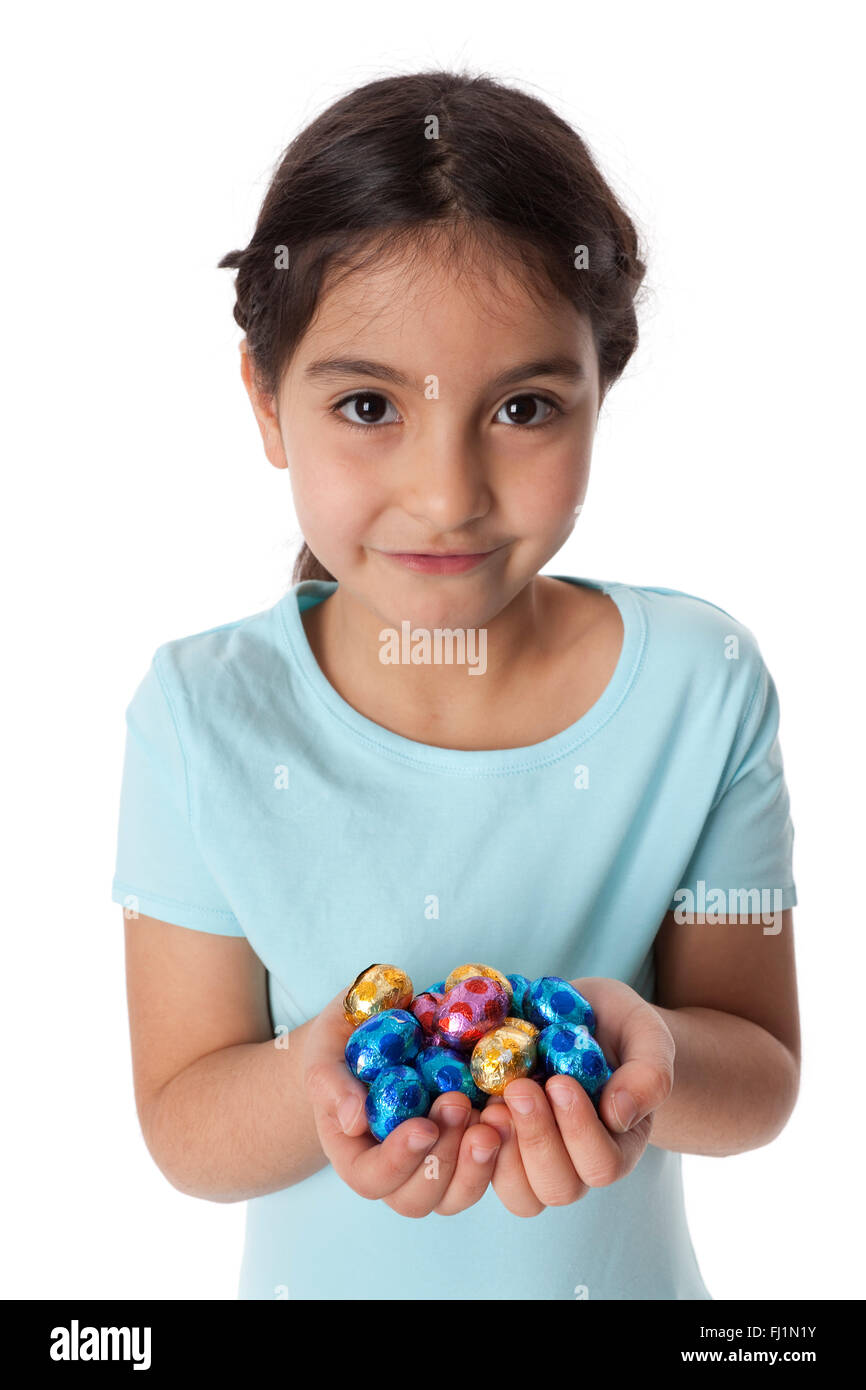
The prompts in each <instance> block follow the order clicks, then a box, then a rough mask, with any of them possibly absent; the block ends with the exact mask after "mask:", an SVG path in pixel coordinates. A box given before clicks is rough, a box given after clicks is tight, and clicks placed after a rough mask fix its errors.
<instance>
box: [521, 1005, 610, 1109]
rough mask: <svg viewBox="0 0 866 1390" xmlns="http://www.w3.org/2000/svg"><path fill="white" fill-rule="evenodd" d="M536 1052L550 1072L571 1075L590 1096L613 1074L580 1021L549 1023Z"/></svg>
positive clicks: (594, 1095)
mask: <svg viewBox="0 0 866 1390" xmlns="http://www.w3.org/2000/svg"><path fill="white" fill-rule="evenodd" d="M538 1055H539V1057H540V1058H541V1061H542V1063H543V1065H544V1067H545V1070H546V1071H547V1072H548V1073H549V1074H550V1075H553V1074H554V1073H555V1072H558V1073H559V1074H560V1075H562V1076H573V1077H574V1078H575V1080H576V1081H579V1082H580V1084H581V1086H582V1087H583V1089H584V1090H585V1091H586V1093H587V1095H590V1096H592V1097H593V1099H595V1098H596V1097H597V1096H598V1095H599V1093H600V1092H601V1090H602V1088H603V1087H604V1086H605V1085H606V1083H607V1082H608V1081H609V1080H610V1078H611V1077H612V1076H613V1072H612V1071H611V1069H610V1067H609V1066H608V1064H607V1058H606V1057H605V1055H604V1053H603V1052H602V1050H601V1047H600V1046H599V1044H598V1043H597V1041H596V1039H595V1038H594V1037H593V1036H592V1034H591V1033H590V1031H589V1029H588V1028H585V1027H583V1026H582V1025H581V1024H578V1026H577V1027H572V1026H571V1025H570V1024H566V1023H552V1024H551V1025H550V1026H549V1027H548V1028H545V1029H543V1031H542V1033H541V1037H540V1038H539V1039H538Z"/></svg>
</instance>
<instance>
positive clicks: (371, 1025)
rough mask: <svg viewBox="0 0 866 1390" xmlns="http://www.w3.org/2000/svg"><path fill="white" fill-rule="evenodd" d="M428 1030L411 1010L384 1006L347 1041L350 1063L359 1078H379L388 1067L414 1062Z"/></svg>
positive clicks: (347, 1059)
mask: <svg viewBox="0 0 866 1390" xmlns="http://www.w3.org/2000/svg"><path fill="white" fill-rule="evenodd" d="M423 1045H424V1030H423V1028H422V1027H421V1024H420V1023H419V1022H418V1020H417V1018H416V1017H415V1015H414V1014H410V1013H409V1011H408V1010H407V1009H384V1010H383V1011H382V1013H379V1014H373V1017H372V1018H368V1019H367V1020H366V1022H365V1023H361V1024H360V1025H359V1026H358V1027H357V1028H356V1029H355V1031H354V1033H353V1034H352V1035H351V1037H350V1038H349V1040H348V1042H347V1043H346V1051H345V1057H346V1066H347V1067H348V1068H349V1070H350V1071H351V1072H353V1073H354V1075H355V1076H357V1078H358V1080H359V1081H366V1082H370V1081H375V1079H376V1077H377V1076H378V1075H379V1073H380V1072H382V1071H384V1070H385V1068H386V1067H399V1066H403V1065H406V1064H408V1063H410V1062H413V1061H414V1060H415V1058H416V1057H417V1055H418V1052H419V1051H420V1049H421V1048H422V1047H423Z"/></svg>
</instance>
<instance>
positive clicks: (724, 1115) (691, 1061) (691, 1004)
mask: <svg viewBox="0 0 866 1390" xmlns="http://www.w3.org/2000/svg"><path fill="white" fill-rule="evenodd" d="M779 919H781V930H778V931H774V932H767V933H766V934H765V931H764V925H763V924H762V923H761V921H760V918H757V917H756V918H736V917H731V918H727V919H726V918H724V917H723V918H721V920H720V921H719V922H718V923H712V922H711V923H709V924H708V923H707V922H706V921H705V919H704V918H703V917H690V918H688V919H687V920H686V922H684V923H678V922H676V921H675V920H674V914H673V913H672V912H669V913H668V914H667V916H666V917H665V919H664V921H663V923H662V925H661V928H660V930H659V932H658V935H657V937H656V942H655V964H656V991H655V1001H654V1008H655V1010H656V1012H657V1013H658V1014H659V1016H660V1017H661V1018H662V1020H663V1021H664V1022H665V1023H666V1024H667V1026H668V1028H669V1029H670V1031H671V1034H672V1035H673V1038H674V1042H675V1043H676V1058H675V1062H674V1084H673V1087H672V1090H671V1093H670V1095H669V1096H668V1098H667V1099H666V1100H665V1101H664V1102H663V1103H662V1104H661V1105H659V1106H658V1107H657V1108H656V1109H655V1111H654V1114H653V1127H652V1133H651V1136H650V1141H649V1142H650V1143H651V1144H654V1145H655V1146H656V1148H660V1149H672V1150H675V1151H678V1152H680V1153H697V1154H707V1155H715V1156H723V1155H727V1154H736V1153H743V1152H744V1151H746V1150H748V1149H755V1148H760V1147H761V1146H762V1145H764V1144H769V1143H770V1141H771V1140H773V1139H775V1137H776V1135H777V1134H779V1132H780V1131H781V1130H782V1129H783V1128H784V1126H785V1124H786V1123H787V1120H788V1118H789V1117H790V1115H791V1112H792V1110H793V1108H794V1105H795V1103H796V1100H797V1094H798V1090H799V1084H800V1024H799V1013H798V1002H797V979H796V968H795V962H794V939H793V912H792V910H791V909H790V908H788V909H786V910H785V911H784V912H782V913H781V914H778V915H777V918H776V923H775V924H774V925H776V926H777V925H778V922H779ZM636 1099H637V1101H638V1110H639V1113H642V1112H641V1111H640V1097H639V1096H638V1097H636Z"/></svg>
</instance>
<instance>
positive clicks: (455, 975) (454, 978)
mask: <svg viewBox="0 0 866 1390" xmlns="http://www.w3.org/2000/svg"><path fill="white" fill-rule="evenodd" d="M477 975H480V976H481V977H482V978H483V979H485V980H495V981H496V983H497V984H498V985H501V986H502V988H503V989H504V990H505V992H506V993H507V995H508V998H509V1000H510V999H511V984H510V981H509V979H508V976H507V975H503V974H502V971H501V970H494V968H493V966H492V965H477V964H475V965H458V967H457V969H456V970H452V971H451V974H450V975H449V976H448V979H447V980H446V981H445V992H446V994H447V993H448V990H449V989H453V988H454V986H455V985H459V984H461V982H462V981H463V980H471V979H472V978H473V977H474V976H477Z"/></svg>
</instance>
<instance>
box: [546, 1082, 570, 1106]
mask: <svg viewBox="0 0 866 1390" xmlns="http://www.w3.org/2000/svg"><path fill="white" fill-rule="evenodd" d="M547 1094H548V1095H549V1096H550V1099H551V1100H552V1101H553V1103H554V1105H555V1106H556V1107H557V1109H558V1110H570V1109H571V1106H572V1103H573V1101H574V1097H573V1096H572V1094H571V1091H570V1090H569V1088H568V1087H567V1086H548V1088H547Z"/></svg>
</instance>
